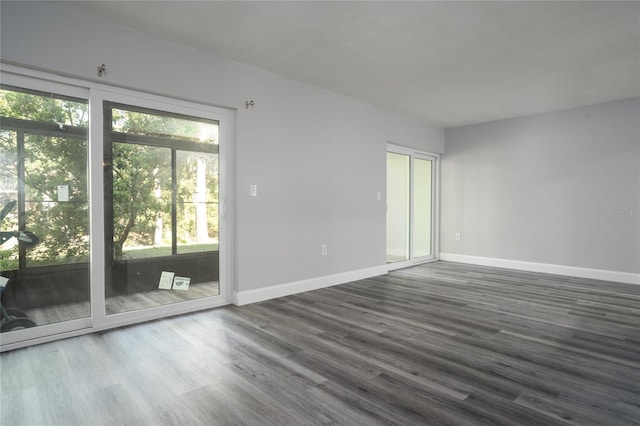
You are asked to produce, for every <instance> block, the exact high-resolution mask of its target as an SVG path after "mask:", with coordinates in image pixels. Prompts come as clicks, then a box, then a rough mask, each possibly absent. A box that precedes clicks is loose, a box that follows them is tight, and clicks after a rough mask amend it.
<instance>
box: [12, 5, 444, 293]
mask: <svg viewBox="0 0 640 426" xmlns="http://www.w3.org/2000/svg"><path fill="white" fill-rule="evenodd" d="M0 7H1V15H2V17H1V19H2V21H1V31H2V32H1V37H0V40H1V46H0V55H1V59H2V60H3V61H5V62H11V63H17V64H21V65H26V66H29V67H37V68H41V69H44V70H49V71H53V72H56V73H61V74H66V75H69V76H73V77H79V78H82V79H88V80H98V77H97V75H96V67H97V66H98V65H99V64H102V63H104V64H106V66H107V74H106V75H105V77H104V78H102V79H99V81H100V82H102V83H106V84H114V85H118V86H123V87H129V88H135V89H140V90H144V91H149V92H153V93H158V94H162V95H168V96H175V97H179V98H182V99H187V100H192V101H197V102H203V103H207V104H213V105H218V106H221V107H224V108H229V109H234V110H235V126H236V127H235V129H234V149H235V164H234V165H233V168H234V172H235V180H236V205H235V225H236V241H235V243H236V246H235V248H236V250H235V278H236V281H237V282H236V284H237V285H236V289H237V290H239V291H245V290H251V289H258V288H262V287H266V286H270V285H275V284H283V283H290V282H294V281H299V280H305V279H311V278H318V277H322V276H326V275H332V274H338V273H343V272H349V271H356V270H360V269H365V268H369V267H376V266H381V265H384V264H385V203H384V199H385V194H384V192H385V185H386V183H385V170H386V160H385V159H386V144H387V142H388V141H393V142H395V143H398V144H402V145H407V146H411V147H415V148H418V149H422V150H427V151H433V152H442V151H443V150H444V132H443V130H442V129H438V128H433V127H429V126H428V125H426V124H424V123H421V122H419V121H418V120H415V119H412V118H408V117H405V116H402V115H400V114H397V113H394V112H391V111H387V110H383V109H380V108H377V107H374V106H372V105H369V104H365V103H362V102H358V101H355V100H353V99H349V98H347V97H343V96H339V95H336V94H333V93H330V92H327V91H324V90H321V89H317V88H314V87H311V86H308V85H304V84H301V83H298V82H296V81H292V80H290V79H286V78H283V77H280V76H277V75H274V74H271V73H268V72H265V71H261V70H258V69H255V68H252V67H249V66H245V65H241V64H238V63H235V62H232V61H227V60H224V59H221V58H218V57H214V56H211V55H208V54H205V53H203V52H200V51H197V50H195V49H192V48H188V47H185V46H182V45H179V44H176V43H172V42H168V41H163V40H159V39H157V38H153V37H149V36H146V35H144V34H142V33H139V32H137V31H134V30H131V29H128V28H125V27H120V26H116V25H113V24H111V23H108V22H105V21H101V20H98V19H95V18H92V17H89V16H85V15H83V14H79V13H76V12H75V11H73V10H67V9H65V8H64V7H62V6H60V5H55V4H50V3H41V2H16V3H14V2H5V1H3V2H1V3H0ZM275 48H277V47H275ZM249 99H253V100H254V101H255V107H254V108H252V109H249V110H247V109H245V108H244V103H245V101H246V100H249ZM250 183H256V184H257V185H258V197H256V198H251V197H249V184H250ZM378 191H382V200H381V201H379V200H378V199H377V192H378ZM323 243H326V244H328V247H329V255H328V256H326V257H321V256H320V245H321V244H323Z"/></svg>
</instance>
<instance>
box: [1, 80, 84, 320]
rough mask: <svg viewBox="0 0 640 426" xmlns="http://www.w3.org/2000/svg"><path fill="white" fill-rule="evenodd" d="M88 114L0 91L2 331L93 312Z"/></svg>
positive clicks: (54, 100) (65, 102)
mask: <svg viewBox="0 0 640 426" xmlns="http://www.w3.org/2000/svg"><path fill="white" fill-rule="evenodd" d="M87 111H88V108H87V104H86V102H82V101H78V100H76V99H69V98H66V97H61V96H57V95H54V94H49V93H37V92H32V91H21V90H17V89H16V90H13V89H9V88H6V87H3V88H2V90H0V115H1V117H0V127H2V131H1V132H0V206H2V207H5V208H4V209H3V214H2V215H0V216H2V217H1V218H0V220H1V224H0V229H1V231H2V246H1V247H0V274H1V275H2V277H4V278H3V279H1V281H0V284H3V283H4V284H5V287H4V289H3V291H2V306H3V308H5V309H6V312H3V318H2V319H3V321H2V322H3V331H14V330H18V329H20V328H27V327H30V326H38V325H45V324H51V323H55V322H60V321H65V320H71V319H76V318H84V317H88V316H89V315H90V304H89V205H88V202H87V200H88V185H87V125H88V122H87V120H88V118H87V117H88V116H87ZM7 322H9V323H10V324H11V327H6V326H5V324H7ZM14 326H15V327H14ZM7 328H9V330H7Z"/></svg>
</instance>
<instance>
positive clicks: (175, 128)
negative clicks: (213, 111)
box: [107, 106, 218, 260]
mask: <svg viewBox="0 0 640 426" xmlns="http://www.w3.org/2000/svg"><path fill="white" fill-rule="evenodd" d="M127 108H133V107H126V106H122V107H111V108H110V109H109V111H110V114H111V130H112V132H111V136H110V138H111V140H110V141H107V143H108V144H109V143H110V145H111V156H112V158H111V165H112V173H111V178H112V191H111V197H112V206H111V207H112V214H113V228H112V231H113V235H112V241H113V258H114V259H115V260H120V259H132V258H147V257H157V256H168V255H174V254H181V253H191V252H203V251H214V250H217V249H218V153H217V145H218V124H217V122H211V121H205V120H199V119H195V118H191V117H183V116H173V115H169V114H167V113H163V112H158V111H151V110H137V109H136V110H129V109H127Z"/></svg>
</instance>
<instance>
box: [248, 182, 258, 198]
mask: <svg viewBox="0 0 640 426" xmlns="http://www.w3.org/2000/svg"><path fill="white" fill-rule="evenodd" d="M249 195H250V196H252V197H257V196H258V185H256V184H254V183H252V184H251V185H249Z"/></svg>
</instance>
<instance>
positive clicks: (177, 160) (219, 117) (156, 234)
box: [0, 71, 232, 351]
mask: <svg viewBox="0 0 640 426" xmlns="http://www.w3.org/2000/svg"><path fill="white" fill-rule="evenodd" d="M0 74H1V76H2V82H3V84H2V85H1V86H0V302H1V303H0V315H1V316H0V326H1V327H0V351H4V350H9V349H16V348H18V347H23V346H28V345H30V344H36V343H43V342H47V341H51V340H56V339H58V338H63V337H70V336H74V335H79V334H84V333H87V332H91V331H97V330H105V329H108V328H112V327H117V326H121V325H128V324H133V323H136V322H141V321H147V320H152V319H156V318H162V317H166V316H169V315H176V314H182V313H186V312H191V311H195V310H199V309H206V308H212V307H216V306H222V305H225V304H227V303H228V302H229V288H228V285H229V284H228V283H229V282H230V278H229V275H228V274H229V273H230V268H228V267H227V265H229V263H230V260H229V258H228V256H229V253H230V250H229V249H228V247H230V244H228V241H229V239H230V232H231V229H232V226H231V224H230V223H229V219H228V218H229V217H232V215H230V214H228V212H225V208H224V207H225V205H227V204H226V203H225V197H226V196H228V195H229V194H230V192H229V191H227V188H231V187H232V182H231V180H230V179H229V176H230V173H229V171H228V169H227V165H228V164H231V163H232V159H231V157H230V155H231V154H230V152H231V150H230V149H229V146H230V141H231V135H230V129H231V127H232V126H231V124H230V123H231V122H232V120H231V112H230V111H226V110H222V109H219V108H213V107H209V106H206V105H199V104H194V103H190V102H186V101H180V100H176V99H170V98H165V97H161V96H155V95H150V94H142V93H139V92H134V91H129V90H125V89H116V88H108V90H107V89H105V87H103V86H100V87H79V86H78V84H73V83H74V82H75V81H71V82H70V81H69V79H63V80H64V82H55V81H50V80H48V79H47V80H41V79H38V78H35V77H27V76H23V75H19V74H11V73H7V72H4V71H3V72H0ZM89 86H91V85H90V84H89ZM231 204H232V203H231Z"/></svg>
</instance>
